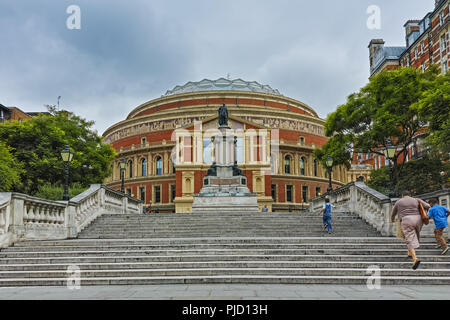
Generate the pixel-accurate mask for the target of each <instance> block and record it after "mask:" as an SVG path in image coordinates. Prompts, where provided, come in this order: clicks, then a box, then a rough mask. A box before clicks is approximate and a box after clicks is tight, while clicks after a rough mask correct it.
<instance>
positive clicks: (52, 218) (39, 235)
mask: <svg viewBox="0 0 450 320" xmlns="http://www.w3.org/2000/svg"><path fill="white" fill-rule="evenodd" d="M142 206H143V204H142V201H141V200H138V199H135V198H132V197H130V196H129V195H126V194H123V193H122V192H119V191H116V190H112V189H110V188H108V187H106V186H104V185H100V184H93V185H91V187H90V188H89V189H88V190H86V191H85V192H83V193H81V194H79V195H78V196H76V197H74V198H72V199H70V200H69V201H52V200H45V199H40V198H36V197H32V196H29V195H26V194H21V193H15V192H2V193H0V247H2V248H4V247H8V246H10V245H11V244H12V243H14V242H16V241H22V240H55V239H68V238H75V237H76V236H77V235H78V233H79V232H81V230H83V229H84V228H85V227H87V226H88V225H89V224H90V223H91V222H92V221H94V220H95V219H96V218H97V217H99V216H101V215H102V214H105V213H108V214H111V213H113V214H141V213H142V212H143V207H142Z"/></svg>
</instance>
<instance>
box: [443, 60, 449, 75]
mask: <svg viewBox="0 0 450 320" xmlns="http://www.w3.org/2000/svg"><path fill="white" fill-rule="evenodd" d="M447 72H448V62H447V61H442V73H447Z"/></svg>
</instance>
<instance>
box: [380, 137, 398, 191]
mask: <svg viewBox="0 0 450 320" xmlns="http://www.w3.org/2000/svg"><path fill="white" fill-rule="evenodd" d="M396 152H397V147H396V146H394V145H393V144H392V141H391V139H387V140H386V148H385V149H384V150H383V153H384V156H385V157H386V159H388V160H389V198H394V197H395V191H394V167H393V165H392V163H391V162H393V161H394V158H395V153H396Z"/></svg>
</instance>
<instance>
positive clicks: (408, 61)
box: [406, 53, 411, 67]
mask: <svg viewBox="0 0 450 320" xmlns="http://www.w3.org/2000/svg"><path fill="white" fill-rule="evenodd" d="M406 66H407V67H410V66H411V58H410V56H409V53H408V57H407V58H406Z"/></svg>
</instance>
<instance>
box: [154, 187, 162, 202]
mask: <svg viewBox="0 0 450 320" xmlns="http://www.w3.org/2000/svg"><path fill="white" fill-rule="evenodd" d="M155 203H161V186H155Z"/></svg>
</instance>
